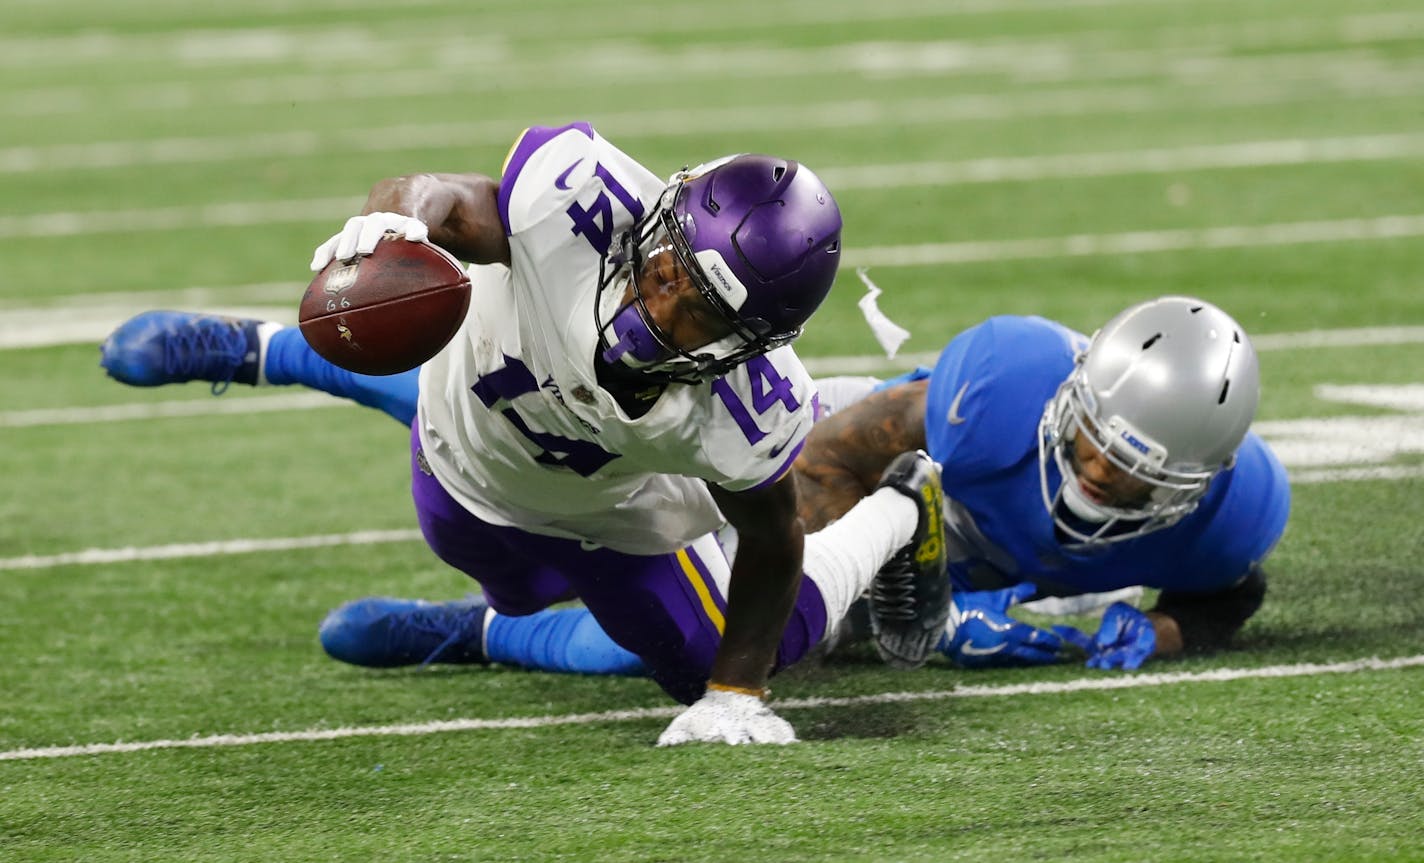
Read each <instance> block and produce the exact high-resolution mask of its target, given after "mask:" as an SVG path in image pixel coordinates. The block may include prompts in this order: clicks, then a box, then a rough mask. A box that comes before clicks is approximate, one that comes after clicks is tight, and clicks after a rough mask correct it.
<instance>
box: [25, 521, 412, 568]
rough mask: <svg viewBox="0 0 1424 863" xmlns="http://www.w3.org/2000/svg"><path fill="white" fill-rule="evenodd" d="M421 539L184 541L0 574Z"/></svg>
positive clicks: (73, 555) (28, 561)
mask: <svg viewBox="0 0 1424 863" xmlns="http://www.w3.org/2000/svg"><path fill="white" fill-rule="evenodd" d="M417 539H420V531H418V530H413V529H407V530H361V531H356V532H355V533H336V534H320V535H317V536H290V537H276V538H270V539H231V540H221V541H217V542H184V543H176V544H173V545H150V546H146V547H137V546H128V547H126V548H90V549H85V550H84V551H75V552H68V553H66V554H50V555H33V554H32V555H25V556H23V557H9V558H0V571H4V570H27V569H52V568H54V567H56V566H89V565H94V564H103V563H129V562H132V561H136V560H177V559H180V558H189V557H218V556H222V555H229V554H254V553H258V552H269V551H291V550H294V549H303V548H328V547H331V546H337V545H342V546H345V545H383V544H385V543H390V542H412V541H414V540H417Z"/></svg>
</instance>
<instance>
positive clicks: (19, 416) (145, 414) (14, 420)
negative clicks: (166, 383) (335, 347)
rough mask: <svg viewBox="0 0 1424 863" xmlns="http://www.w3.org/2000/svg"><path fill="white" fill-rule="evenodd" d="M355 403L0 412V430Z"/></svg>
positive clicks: (326, 400) (310, 397)
mask: <svg viewBox="0 0 1424 863" xmlns="http://www.w3.org/2000/svg"><path fill="white" fill-rule="evenodd" d="M354 404H355V403H354V402H351V401H347V400H346V399H342V398H337V397H336V396H331V395H327V394H326V393H318V392H310V391H299V392H286V393H282V394H281V395H267V396H251V397H248V398H240V399H197V400H188V401H166V402H134V403H130V404H121V405H103V406H99V407H85V408H47V409H45V408H42V409H35V410H22V411H3V412H0V428H35V427H37V426H64V425H84V424H86V423H111V422H125V421H128V420H151V419H163V418H166V417H196V416H214V415H217V414H262V413H274V412H277V411H305V410H315V409H318V408H338V407H352V406H353V405H354Z"/></svg>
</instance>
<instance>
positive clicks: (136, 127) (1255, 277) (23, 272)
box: [0, 0, 1424, 863]
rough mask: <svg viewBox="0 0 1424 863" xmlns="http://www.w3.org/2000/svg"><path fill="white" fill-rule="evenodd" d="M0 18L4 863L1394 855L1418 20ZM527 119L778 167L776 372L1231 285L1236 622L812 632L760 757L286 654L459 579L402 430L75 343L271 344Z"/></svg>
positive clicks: (502, 683) (0, 812)
mask: <svg viewBox="0 0 1424 863" xmlns="http://www.w3.org/2000/svg"><path fill="white" fill-rule="evenodd" d="M3 17H4V19H5V26H4V27H3V29H0V476H3V479H2V480H0V489H3V493H0V654H3V656H4V661H3V662H0V860H3V861H6V863H9V861H77V860H83V861H189V860H191V861H315V860H382V861H385V860H400V861H406V860H409V861H435V860H462V861H473V860H481V861H485V860H487V861H503V860H540V861H542V860H572V861H585V860H610V861H635V860H636V861H644V860H646V861H742V860H765V861H911V860H913V861H943V860H972V861H988V860H994V861H1000V860H1004V861H1017V860H1048V861H1054V860H1074V861H1079V860H1083V861H1088V860H1092V861H1143V860H1151V861H1159V860H1190V861H1217V860H1220V861H1228V860H1233V861H1234V860H1272V861H1275V860H1280V861H1298V860H1336V861H1365V860H1398V861H1408V860H1424V838H1421V837H1424V814H1421V813H1424V696H1421V695H1420V694H1419V693H1420V689H1421V682H1424V670H1421V665H1424V571H1421V566H1420V563H1419V560H1418V555H1419V552H1420V549H1421V548H1424V529H1421V527H1420V525H1421V523H1424V500H1421V491H1424V479H1421V477H1424V432H1421V429H1424V380H1421V375H1424V373H1421V371H1420V370H1421V369H1424V112H1421V108H1422V107H1424V2H1420V0H1356V2H1350V3H1343V2H1326V0H1299V2H1292V3H1286V2H1281V0H1233V2H1226V1H1225V0H879V2H874V3H865V2H854V0H789V2H781V0H770V2H767V0H763V1H762V2H751V0H724V2H720V3H705V4H693V3H684V2H676V0H668V2H662V3H652V2H644V0H630V2H629V3H626V4H614V5H612V6H607V7H598V8H597V9H595V8H594V7H591V6H589V5H587V4H583V3H578V2H573V0H519V2H515V0H498V2H496V0H480V2H473V3H455V2H450V0H397V2H379V3H378V2H372V0H346V2H340V3H338V2H334V0H315V2H307V3H288V2H284V0H251V2H246V3H236V4H192V3H179V2H175V0H150V2H145V3H142V4H122V3H120V4H102V3H94V2H92V0H59V2H47V3H40V2H37V0H18V2H15V3H11V4H9V5H8V6H7V7H6V9H5V12H4V16H3ZM575 119H586V120H590V121H592V122H593V123H594V124H595V125H596V126H597V127H598V128H599V129H600V131H601V132H602V133H603V134H604V135H605V136H607V137H608V138H610V139H611V140H613V141H614V142H616V143H618V144H619V145H621V146H622V147H623V148H624V149H626V150H627V151H629V152H630V153H631V154H633V155H634V156H636V157H638V158H639V159H641V160H642V161H643V162H644V163H645V164H647V165H648V166H649V167H650V168H653V169H654V170H656V171H659V172H662V173H670V172H672V171H673V170H676V169H677V168H680V167H682V166H683V165H684V164H687V163H695V162H700V161H703V160H705V159H709V158H712V157H715V156H718V155H721V154H723V153H726V152H733V151H744V150H757V151H769V152H775V153H778V154H785V155H789V156H793V157H795V158H798V159H800V160H802V161H805V162H806V163H808V164H809V165H811V166H812V167H814V168H816V169H817V170H818V171H819V172H820V173H821V175H822V176H823V177H824V178H825V179H826V181H827V182H828V184H829V185H830V186H831V188H832V189H833V190H834V191H835V192H836V195H837V198H838V200H839V201H840V204H841V207H842V209H843V211H844V213H845V217H846V233H845V242H846V266H845V268H844V269H843V270H842V275H841V278H840V279H839V281H838V283H837V288H836V291H835V292H834V293H833V294H832V297H831V299H830V300H829V301H828V303H827V304H826V306H825V307H823V310H822V311H821V312H820V313H819V314H818V315H817V317H816V318H815V319H814V321H813V323H812V327H811V329H810V330H809V331H808V333H807V335H806V336H805V338H804V339H803V340H802V342H801V348H800V353H801V354H802V355H803V356H804V357H807V358H808V359H809V361H810V362H809V363H808V364H812V365H813V370H814V371H816V372H817V373H834V372H837V371H853V370H864V369H871V370H880V371H887V372H888V371H891V370H893V369H896V368H902V367H904V366H905V365H906V364H907V362H913V361H915V360H916V359H920V360H923V359H924V358H925V357H926V356H930V355H932V354H933V353H934V352H935V351H937V350H938V348H939V347H941V346H942V345H943V343H944V342H945V341H946V340H947V339H948V337H949V336H950V335H952V334H953V333H954V332H955V331H957V330H958V329H960V328H962V327H965V326H968V325H971V324H974V323H976V322H978V321H979V320H981V319H983V318H984V317H985V316H987V315H990V314H995V313H1001V312H1004V313H1035V314H1044V315H1047V316H1050V317H1054V318H1057V319H1060V320H1063V321H1064V322H1066V323H1069V324H1071V325H1074V326H1076V327H1079V328H1082V329H1089V330H1090V329H1092V328H1094V327H1095V326H1096V325H1098V324H1100V323H1102V322H1103V321H1105V320H1106V319H1107V317H1108V316H1110V315H1111V314H1112V313H1114V312H1116V311H1118V310H1119V309H1121V308H1122V307H1124V306H1126V305H1127V304H1129V303H1131V302H1135V301H1137V300H1140V299H1144V298H1146V297H1149V296H1152V295H1156V294H1164V293H1190V294H1195V295H1198V296H1202V297H1204V298H1206V299H1209V300H1211V301H1213V302H1216V303H1219V304H1220V305H1222V306H1223V307H1225V308H1226V309H1227V310H1228V311H1230V312H1232V313H1233V314H1234V315H1235V316H1236V317H1237V318H1238V319H1239V320H1240V321H1241V322H1242V323H1243V324H1244V325H1245V326H1246V327H1247V329H1248V331H1249V332H1251V333H1252V335H1253V336H1254V337H1255V338H1256V341H1257V344H1258V347H1259V349H1260V353H1261V361H1262V371H1263V381H1264V389H1263V398H1262V404H1261V410H1260V414H1259V423H1258V430H1259V431H1261V432H1262V434H1264V435H1265V436H1266V437H1267V438H1268V439H1269V440H1271V441H1272V443H1273V444H1274V445H1275V446H1276V447H1277V449H1278V451H1279V452H1280V453H1281V455H1282V457H1283V459H1284V460H1285V461H1286V462H1287V464H1288V466H1289V469H1290V470H1291V473H1292V476H1293V482H1294V509H1293V514H1292V521H1291V525H1290V527H1289V529H1288V531H1287V534H1286V537H1285V539H1284V540H1283V542H1282V543H1281V545H1280V547H1279V548H1278V550H1277V553H1276V555H1275V556H1274V558H1273V562H1272V564H1271V566H1270V571H1271V573H1272V580H1271V590H1270V595H1269V597H1268V599H1267V603H1266V605H1265V607H1264V608H1263V609H1262V611H1261V612H1260V613H1259V614H1258V615H1257V617H1256V618H1254V619H1253V620H1252V621H1251V622H1250V624H1249V625H1248V626H1247V627H1246V629H1245V630H1244V631H1243V633H1242V636H1241V638H1240V647H1241V649H1240V650H1237V651H1234V652H1231V653H1227V654H1220V655H1215V656H1210V657H1198V658H1193V659H1189V660H1185V661H1181V662H1173V663H1154V664H1151V665H1149V666H1148V667H1147V668H1146V669H1144V670H1143V672H1141V673H1138V674H1114V673H1108V672H1094V671H1087V670H1085V669H1081V668H1077V667H1069V666H1058V667H1053V668H1048V669H1038V670H1026V671H1001V672H978V673H965V672H960V671H957V670H955V669H953V668H951V667H950V666H948V665H947V664H942V663H936V664H934V665H933V666H932V667H930V668H927V669H924V670H922V671H918V672H913V673H907V674H894V673H891V672H889V671H887V670H885V669H884V668H883V667H881V666H879V665H878V664H877V663H876V662H874V661H873V659H872V657H871V656H870V655H868V654H867V653H865V652H852V653H851V654H850V655H848V656H845V657H841V658H839V659H835V660H832V661H831V662H830V663H829V664H827V665H824V666H819V667H806V668H800V669H795V670H793V671H792V672H789V673H788V674H786V675H784V676H783V677H781V678H779V679H778V680H777V681H776V686H775V689H776V697H777V701H778V704H780V705H781V707H780V708H779V709H780V710H781V712H783V714H784V715H785V716H786V718H788V719H789V720H790V721H792V723H793V724H795V725H796V727H797V729H798V731H799V733H800V734H801V736H802V738H803V740H804V742H803V743H801V744H800V745H797V746H794V747H789V748H785V749H782V748H739V749H730V748H725V747H682V748H679V749H674V750H659V749H655V748H654V747H653V745H652V743H653V741H654V740H655V739H656V737H657V734H658V732H659V731H660V730H661V729H662V728H663V726H664V725H665V724H666V723H667V721H668V718H669V717H670V716H671V715H672V705H671V703H670V702H669V701H668V699H666V697H665V696H663V695H662V694H661V692H660V691H659V690H658V689H657V688H656V687H655V686H654V685H653V684H651V683H650V682H647V681H644V680H636V679H614V678H601V679H592V678H576V677H556V676H551V675H540V674H531V673H524V672H519V671H514V670H508V669H498V668H496V669H484V670H481V669H473V670H461V669H451V668H444V667H438V668H433V669H429V670H424V671H406V670H397V671H391V672H368V671H362V670H358V669H354V668H350V667H345V666H341V665H339V664H337V663H334V662H332V661H330V660H328V659H326V658H325V657H324V656H323V655H322V654H321V651H320V648H319V646H318V644H317V642H316V626H317V623H318V622H319V621H320V620H321V618H322V616H323V614H324V613H325V612H326V610H327V609H329V608H331V607H333V606H335V605H337V604H339V603H340V602H342V601H344V600H346V599H349V598H353V597H356V596H361V595H365V594H372V593H389V594H399V595H409V596H425V597H431V598H447V597H457V596H460V595H462V594H463V593H464V592H465V591H466V590H467V589H469V588H470V586H471V584H470V582H468V581H467V580H466V579H464V578H463V576H459V575H457V574H455V573H452V572H450V571H448V570H446V569H445V568H443V566H442V565H441V564H439V563H438V562H437V561H436V560H435V559H434V558H433V556H431V555H430V554H429V553H428V552H427V551H426V549H425V547H424V545H423V544H422V543H421V542H419V541H418V540H415V539H413V538H412V536H413V534H412V528H413V527H414V520H413V518H412V507H411V504H410V502H409V499H408V492H407V484H408V477H407V475H406V470H407V468H406V463H407V462H406V460H407V452H406V435H405V433H404V432H403V430H402V429H401V428H399V427H398V426H397V425H395V424H394V423H392V422H391V421H390V420H389V419H387V418H385V417H383V416H378V415H375V414H374V413H372V412H367V411H363V410H361V409H358V408H355V407H349V406H341V405H334V404H331V403H330V402H325V401H320V400H313V399H307V398H303V397H300V396H299V395H298V394H295V393H288V392H284V391H274V390H268V391H263V392H253V391H243V392H238V391H237V390H238V389H245V388H241V387H237V388H234V390H233V391H232V392H230V393H228V394H227V395H225V396H223V397H222V398H221V399H214V398H212V397H211V396H210V395H209V394H208V392H207V388H206V387H205V386H200V385H191V386H184V387H170V388H166V389H160V390H153V391H141V390H134V389H129V388H125V387H122V386H119V385H117V384H114V383H113V382H110V381H107V380H106V379H105V378H104V377H103V375H102V373H101V372H100V370H99V369H98V368H97V359H98V354H97V349H96V345H97V344H98V342H99V341H100V340H101V339H102V337H103V335H104V334H105V333H106V332H107V331H108V330H109V329H111V328H112V327H113V326H115V325H116V324H118V323H119V322H121V321H122V320H124V319H125V318H126V317H128V316H129V315H131V314H133V313H135V312H137V311H141V310H143V309H147V308H155V307H158V308H161V307H176V308H201V309H220V310H232V311H246V312H250V313H254V314H261V315H264V316H272V317H277V318H280V319H283V320H289V321H290V320H292V319H293V318H294V317H295V312H296V302H297V297H298V296H299V294H300V291H301V289H302V287H303V286H304V285H305V283H306V281H307V278H308V274H307V271H306V262H307V260H308V259H309V256H310V252H311V249H312V247H314V246H315V245H316V244H317V243H319V242H320V241H322V240H324V239H325V238H326V237H327V236H329V235H330V234H331V233H332V232H334V231H335V230H336V229H337V228H338V227H339V226H340V224H341V222H342V221H343V220H344V219H345V217H346V216H348V215H350V214H351V213H353V212H355V211H356V210H357V209H358V208H359V207H360V205H361V202H362V200H363V199H364V196H365V192H366V190H367V188H368V187H369V186H370V184H371V183H372V182H373V181H375V180H377V179H379V178H381V177H384V176H390V175H394V174H400V173H406V172H411V171H420V170H437V171H469V170H473V171H481V172H486V173H496V172H497V171H498V169H499V164H500V161H501V159H502V157H503V154H504V151H505V149H506V148H507V147H508V145H509V143H510V142H511V141H512V140H513V138H514V137H515V136H516V135H517V134H518V133H519V131H520V130H521V129H522V128H523V127H525V126H527V125H531V124H541V123H548V124H555V123H562V122H568V121H571V120H575ZM856 266H868V267H870V275H871V277H872V278H873V279H874V280H875V281H876V282H877V283H878V284H879V286H880V287H881V288H882V289H883V290H884V294H883V295H882V297H881V299H880V305H881V307H882V309H884V310H885V312H886V313H887V314H889V315H890V316H891V317H892V318H894V319H896V320H898V321H900V322H901V323H904V324H906V325H907V326H909V327H910V328H911V330H912V331H913V336H912V338H911V339H910V341H909V342H908V344H907V345H906V346H905V348H904V351H905V352H907V353H908V354H909V356H908V358H906V357H902V358H901V359H900V360H897V361H893V362H887V361H885V359H884V357H883V354H881V353H879V351H878V348H877V345H876V343H875V341H874V339H873V338H872V337H871V335H870V333H869V331H868V329H867V328H866V327H865V325H864V323H863V322H862V321H861V320H860V316H859V312H858V310H857V308H856V300H857V299H859V297H860V296H861V294H862V293H863V288H862V286H861V284H860V282H859V280H857V279H856V277H855V273H854V268H855V267H856ZM877 356H878V357H879V358H878V359H877ZM219 411H224V412H219ZM323 537H330V538H331V539H330V540H329V544H319V543H322V542H327V540H322V539H321V538H323ZM281 541H290V542H288V543H285V545H284V543H283V542H281ZM1077 622H1079V623H1082V624H1087V623H1089V621H1084V620H1079V621H1077ZM1376 660H1377V661H1376ZM1117 684H1125V685H1122V686H1116V685H1117ZM1035 685H1036V686H1035ZM1105 687H1114V688H1105ZM896 694H899V695H896Z"/></svg>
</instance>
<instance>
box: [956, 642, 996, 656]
mask: <svg viewBox="0 0 1424 863" xmlns="http://www.w3.org/2000/svg"><path fill="white" fill-rule="evenodd" d="M1005 647H1008V645H1007V644H996V645H994V646H993V647H975V646H974V645H972V644H963V645H960V647H959V652H960V653H963V654H964V655H966V656H988V655H989V654H991V653H998V652H999V651H1001V650H1003V649H1004V648H1005Z"/></svg>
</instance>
